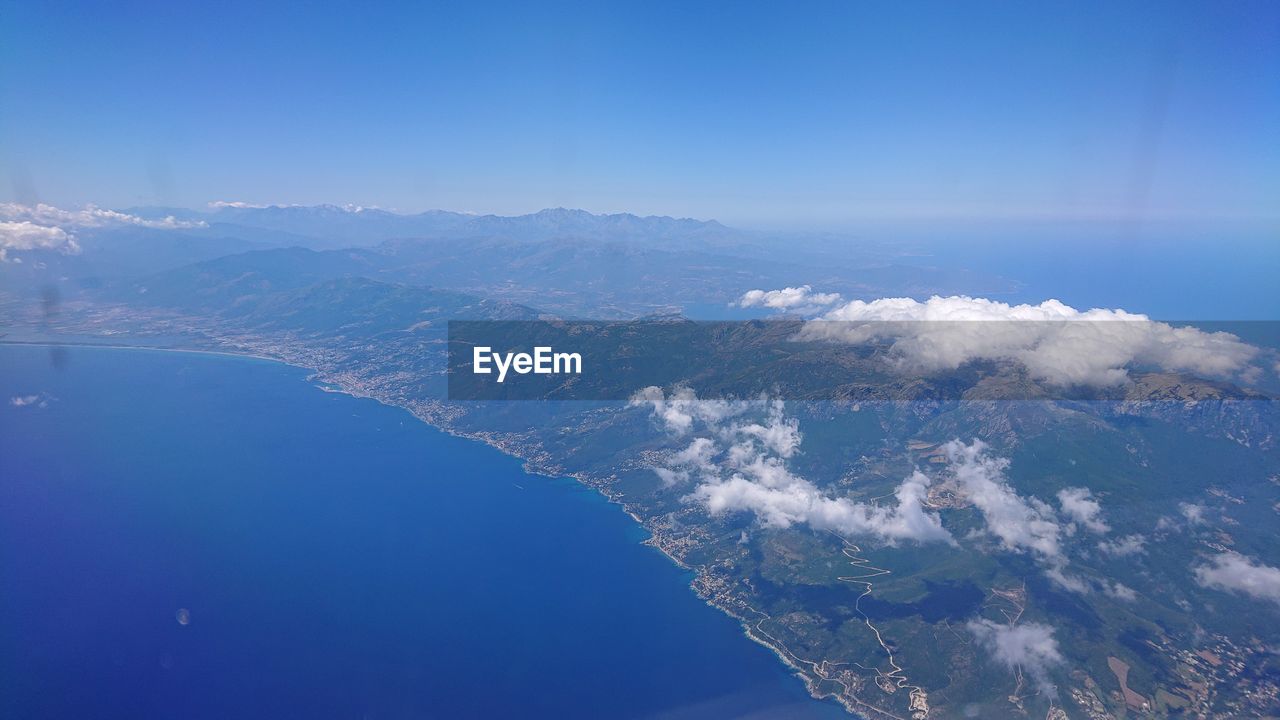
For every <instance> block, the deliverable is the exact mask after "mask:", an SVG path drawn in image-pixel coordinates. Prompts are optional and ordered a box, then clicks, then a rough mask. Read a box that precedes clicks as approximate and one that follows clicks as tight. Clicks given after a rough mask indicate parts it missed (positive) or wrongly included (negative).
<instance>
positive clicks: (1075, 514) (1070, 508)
mask: <svg viewBox="0 0 1280 720" xmlns="http://www.w3.org/2000/svg"><path fill="white" fill-rule="evenodd" d="M1058 503H1059V504H1061V505H1062V512H1063V514H1064V515H1066V516H1067V517H1068V518H1070V519H1071V520H1072V522H1074V523H1076V524H1077V525H1080V526H1082V527H1085V528H1088V529H1089V530H1092V531H1093V532H1095V533H1098V534H1099V535H1101V534H1104V533H1106V532H1108V531H1109V530H1111V527H1110V526H1108V525H1107V524H1106V523H1105V522H1103V521H1102V517H1101V516H1102V505H1100V504H1098V501H1097V500H1094V499H1093V493H1092V492H1090V490H1089V489H1088V488H1063V489H1061V490H1059V491H1058Z"/></svg>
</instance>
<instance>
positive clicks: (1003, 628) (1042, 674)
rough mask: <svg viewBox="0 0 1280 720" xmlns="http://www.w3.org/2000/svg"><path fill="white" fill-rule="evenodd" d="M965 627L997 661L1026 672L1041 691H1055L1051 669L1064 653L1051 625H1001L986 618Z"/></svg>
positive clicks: (1014, 669)
mask: <svg viewBox="0 0 1280 720" xmlns="http://www.w3.org/2000/svg"><path fill="white" fill-rule="evenodd" d="M966 627H967V628H968V629H969V632H971V633H973V636H974V637H975V638H977V640H978V643H979V644H980V645H982V646H983V647H985V648H986V649H987V650H988V651H989V652H990V653H991V656H992V658H994V659H995V660H996V661H997V662H998V663H1000V664H1001V665H1003V666H1005V667H1007V668H1009V669H1010V670H1012V671H1014V672H1019V671H1022V672H1025V673H1027V674H1028V675H1030V676H1031V677H1032V678H1033V679H1034V680H1035V682H1036V685H1037V686H1038V687H1039V688H1040V690H1041V691H1042V692H1045V693H1046V694H1048V695H1051V696H1052V695H1055V694H1056V693H1055V690H1054V686H1053V683H1052V682H1050V680H1049V669H1050V668H1052V667H1053V666H1055V665H1059V664H1061V663H1062V653H1061V652H1059V651H1058V641H1057V640H1056V639H1055V638H1054V637H1053V628H1052V627H1050V626H1048V625H1044V624H1042V623H1034V622H1027V623H1020V624H1017V625H1001V624H999V623H995V622H992V621H990V620H987V619H985V618H982V619H978V620H971V621H970V622H969V623H967V624H966Z"/></svg>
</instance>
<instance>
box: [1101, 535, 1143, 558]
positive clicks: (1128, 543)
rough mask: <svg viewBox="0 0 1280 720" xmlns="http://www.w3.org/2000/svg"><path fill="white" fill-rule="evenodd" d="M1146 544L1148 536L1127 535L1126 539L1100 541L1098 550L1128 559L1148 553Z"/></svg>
mask: <svg viewBox="0 0 1280 720" xmlns="http://www.w3.org/2000/svg"><path fill="white" fill-rule="evenodd" d="M1146 544H1147V536H1145V535H1142V534H1139V533H1134V534H1133V535H1125V536H1124V537H1122V538H1117V539H1115V540H1100V541H1099V542H1098V549H1099V550H1101V551H1102V552H1104V553H1106V554H1107V555H1113V556H1115V557H1128V556H1130V555H1137V554H1139V553H1145V552H1146V551H1147V548H1146Z"/></svg>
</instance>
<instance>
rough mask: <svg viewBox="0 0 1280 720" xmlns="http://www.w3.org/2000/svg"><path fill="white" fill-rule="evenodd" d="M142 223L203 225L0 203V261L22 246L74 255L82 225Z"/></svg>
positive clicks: (87, 208)
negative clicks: (77, 236)
mask: <svg viewBox="0 0 1280 720" xmlns="http://www.w3.org/2000/svg"><path fill="white" fill-rule="evenodd" d="M104 227H143V228H156V229H167V230H178V229H190V228H199V227H206V223H204V222H203V221H186V220H178V219H177V218H174V217H173V216H168V217H165V218H161V219H150V218H143V217H139V216H137V215H130V214H128V213H122V212H117V211H115V210H107V209H104V208H100V207H97V206H95V205H86V206H85V207H83V208H81V209H79V210H64V209H62V208H58V207H54V206H53V205H45V204H37V205H22V204H19V203H0V262H4V261H8V260H10V257H9V253H10V252H18V251H24V250H28V251H29V250H56V251H58V252H61V253H64V254H67V255H74V254H76V253H78V252H80V245H79V244H78V243H77V242H76V232H77V231H78V230H82V229H86V228H104Z"/></svg>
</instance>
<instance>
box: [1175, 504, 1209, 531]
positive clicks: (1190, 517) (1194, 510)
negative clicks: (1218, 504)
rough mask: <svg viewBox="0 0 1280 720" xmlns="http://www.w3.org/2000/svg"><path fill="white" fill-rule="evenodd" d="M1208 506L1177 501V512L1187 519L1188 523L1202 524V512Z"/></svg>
mask: <svg viewBox="0 0 1280 720" xmlns="http://www.w3.org/2000/svg"><path fill="white" fill-rule="evenodd" d="M1208 509H1209V508H1207V507H1205V506H1204V505H1200V504H1193V503H1187V502H1180V503H1178V512H1180V513H1182V517H1184V518H1186V519H1187V524H1188V525H1203V524H1204V523H1205V522H1206V521H1205V517H1204V513H1205V511H1206V510H1208Z"/></svg>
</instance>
